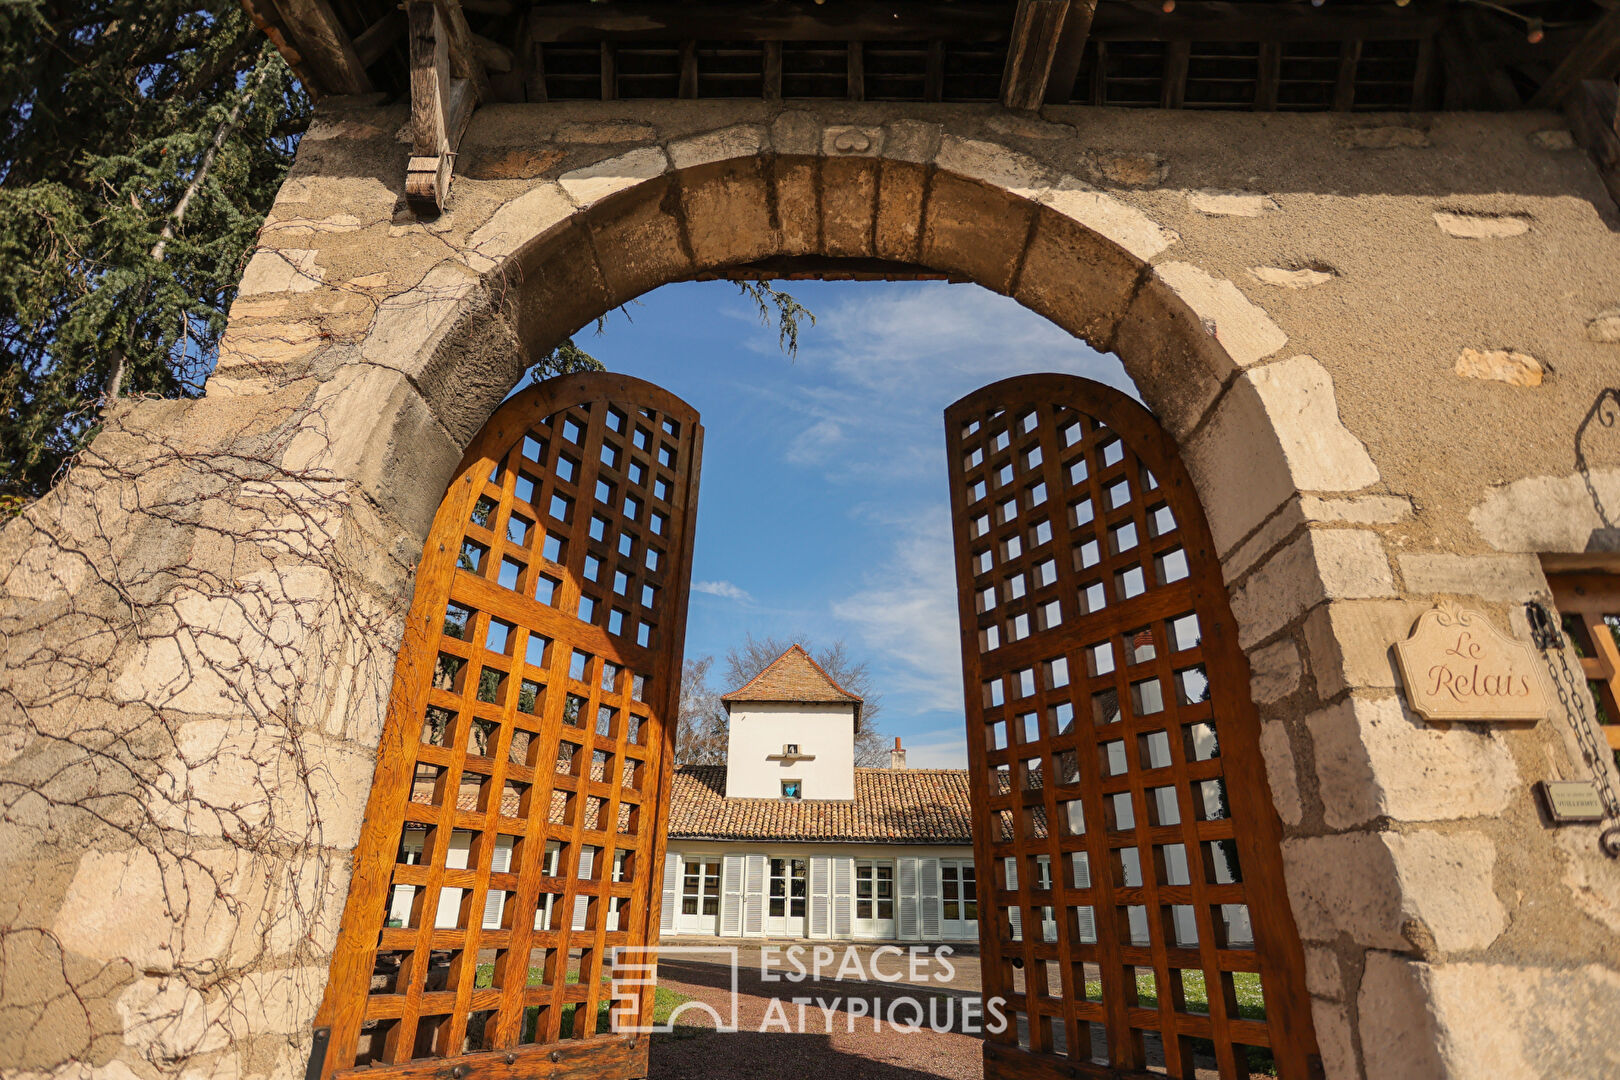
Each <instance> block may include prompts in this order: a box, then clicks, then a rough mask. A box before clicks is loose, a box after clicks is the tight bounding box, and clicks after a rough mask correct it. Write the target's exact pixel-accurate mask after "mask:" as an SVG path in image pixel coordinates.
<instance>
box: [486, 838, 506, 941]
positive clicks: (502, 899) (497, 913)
mask: <svg viewBox="0 0 1620 1080" xmlns="http://www.w3.org/2000/svg"><path fill="white" fill-rule="evenodd" d="M511 869H512V841H511V840H510V839H508V838H507V837H505V836H502V837H500V838H499V839H497V840H496V841H495V852H494V854H493V855H492V856H491V857H490V863H489V872H490V873H492V874H504V873H506V872H508V871H509V870H511ZM505 907H506V893H505V891H504V890H501V889H490V890H489V894H488V895H487V896H485V897H484V929H486V930H495V929H499V928H500V925H501V913H502V911H503V910H504V909H505Z"/></svg>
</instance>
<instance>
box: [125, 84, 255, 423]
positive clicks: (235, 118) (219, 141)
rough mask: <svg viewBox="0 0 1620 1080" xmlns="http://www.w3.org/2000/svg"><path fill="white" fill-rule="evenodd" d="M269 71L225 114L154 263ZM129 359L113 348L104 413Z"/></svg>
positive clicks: (165, 226)
mask: <svg viewBox="0 0 1620 1080" xmlns="http://www.w3.org/2000/svg"><path fill="white" fill-rule="evenodd" d="M269 71H270V66H269V65H268V64H266V63H260V64H259V70H258V74H257V75H256V76H255V78H254V80H253V85H252V86H251V87H250V88H249V89H248V91H247V92H246V93H245V94H243V95H242V96H241V97H239V98H237V99H236V103H235V104H234V105H232V106H231V111H230V112H228V113H226V114H225V119H224V120H222V121H220V124H219V126H218V127H217V128H215V129H214V137H213V138H212V139H211V140H209V143H208V148H207V149H206V150H204V151H203V155H202V158H201V159H199V160H198V162H197V167H196V168H195V169H194V170H192V174H191V180H190V182H188V183H187V184H186V188H185V190H184V191H182V192H181V193H180V198H179V199H178V200H176V202H175V204H174V206H173V208H171V209H170V211H169V214H168V217H167V220H165V221H164V223H163V228H162V230H160V231H159V232H158V238H157V243H155V244H153V245H152V250H151V251H150V252H148V253H147V254H148V256H149V257H150V258H151V259H152V261H153V262H162V261H163V258H164V256H165V255H166V254H167V253H168V248H169V241H170V240H173V239H174V234H175V233H176V232H177V231H179V229H180V227H181V226H182V225H184V224H185V222H186V211H187V210H188V209H189V208H190V206H191V200H192V199H193V198H194V197H195V196H196V194H197V192H198V191H200V190H201V189H202V186H203V184H204V183H205V182H206V181H207V179H208V171H209V170H210V169H211V168H213V165H214V158H215V157H217V156H218V155H219V151H220V149H221V148H222V147H223V146H224V145H225V143H226V141H227V140H229V139H230V137H231V136H232V135H233V134H235V133H236V129H237V127H239V126H240V124H241V122H242V113H243V110H244V109H245V108H246V107H247V104H248V103H249V102H250V101H252V100H253V99H254V98H256V97H257V96H258V93H259V90H260V89H261V88H262V87H263V86H264V80H265V77H266V75H268V74H269ZM148 291H149V289H148V288H147V287H145V286H143V287H142V289H141V296H140V302H139V303H138V304H137V305H136V308H135V310H136V313H137V316H138V313H139V311H140V310H141V308H143V307H145V305H146V297H147V293H148ZM133 324H134V320H133V318H132V319H131V328H132V329H133ZM127 355H128V350H127V349H126V347H124V346H122V345H118V346H114V347H113V368H112V372H111V373H110V374H109V375H108V376H107V388H106V391H105V392H104V393H103V395H102V397H103V400H104V405H103V408H104V409H105V408H109V407H111V406H112V404H113V403H114V402H116V401H117V400H118V392H119V390H120V389H121V388H122V386H123V383H124V366H125V360H126V358H127Z"/></svg>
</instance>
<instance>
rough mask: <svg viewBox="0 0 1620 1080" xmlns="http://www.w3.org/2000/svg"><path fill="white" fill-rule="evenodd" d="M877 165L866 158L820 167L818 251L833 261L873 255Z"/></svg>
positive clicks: (835, 160) (845, 159)
mask: <svg viewBox="0 0 1620 1080" xmlns="http://www.w3.org/2000/svg"><path fill="white" fill-rule="evenodd" d="M877 178H878V162H877V159H875V158H869V157H837V158H828V159H826V160H824V161H822V163H821V251H822V253H823V254H826V255H831V256H833V257H835V258H844V259H864V258H870V257H872V256H873V255H874V254H876V251H875V250H874V247H873V234H874V233H875V232H876V231H877V229H876V226H877Z"/></svg>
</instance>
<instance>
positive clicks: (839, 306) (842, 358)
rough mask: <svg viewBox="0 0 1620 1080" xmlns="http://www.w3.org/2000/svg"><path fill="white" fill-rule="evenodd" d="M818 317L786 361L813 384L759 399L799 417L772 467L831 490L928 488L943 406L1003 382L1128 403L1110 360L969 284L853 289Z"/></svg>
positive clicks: (1126, 386)
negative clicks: (1111, 394) (784, 465)
mask: <svg viewBox="0 0 1620 1080" xmlns="http://www.w3.org/2000/svg"><path fill="white" fill-rule="evenodd" d="M818 315H820V316H821V319H820V321H819V323H818V324H817V327H816V329H815V330H814V331H812V332H809V333H807V334H806V336H805V339H804V343H803V346H802V348H801V352H800V356H799V358H798V360H797V364H798V365H799V366H802V367H804V368H806V369H808V370H809V371H810V372H812V373H813V374H814V375H815V376H817V378H815V379H814V380H813V381H811V382H809V383H808V384H801V385H798V386H796V387H795V388H794V389H793V391H792V393H791V394H787V395H776V394H769V393H768V392H767V396H769V397H771V398H772V400H771V402H770V404H771V405H772V406H773V407H774V408H777V409H784V410H785V411H787V412H788V413H789V415H790V416H797V417H799V418H801V422H802V426H797V427H796V426H795V425H794V424H792V422H791V421H790V422H789V423H788V424H787V425H785V433H790V434H787V438H786V440H785V444H784V446H783V451H782V452H783V456H784V458H785V459H786V460H787V461H788V462H789V463H790V464H793V465H798V466H807V467H815V468H818V469H820V470H822V471H823V472H824V473H825V474H826V475H827V476H828V478H829V479H833V480H837V481H842V482H848V483H870V482H874V481H878V480H891V481H892V480H905V481H908V482H922V481H923V480H924V479H925V478H926V479H927V480H928V481H929V482H937V481H938V480H939V479H940V477H939V475H938V473H939V470H940V468H941V467H942V465H943V461H944V447H943V445H942V443H943V427H942V414H943V412H944V409H945V406H947V405H949V404H950V403H951V402H952V401H954V400H956V399H957V398H959V397H961V396H963V395H964V394H967V393H970V392H972V391H973V390H976V389H978V388H979V387H980V386H983V385H985V384H987V383H991V382H994V381H996V380H998V379H1003V378H1006V377H1008V376H1010V375H1016V374H1021V373H1028V372H1036V371H1063V372H1069V373H1072V374H1077V375H1084V376H1086V377H1088V378H1092V379H1096V380H1098V381H1100V382H1104V383H1108V384H1110V385H1113V386H1116V387H1119V388H1120V389H1122V390H1124V391H1126V392H1127V393H1130V394H1133V395H1134V394H1135V389H1134V387H1133V386H1132V384H1131V382H1130V379H1129V378H1128V377H1127V376H1126V375H1125V371H1124V368H1123V367H1122V366H1121V364H1120V363H1119V361H1118V360H1116V359H1115V358H1113V357H1112V356H1105V355H1102V354H1099V353H1097V352H1096V351H1095V350H1093V349H1092V348H1091V347H1090V346H1088V345H1086V344H1085V342H1083V341H1080V340H1078V339H1077V338H1074V337H1072V336H1071V335H1070V334H1069V333H1068V332H1066V331H1064V330H1062V329H1060V328H1059V327H1058V326H1056V325H1055V324H1053V323H1051V322H1048V321H1047V320H1046V319H1044V318H1042V317H1040V316H1038V315H1036V314H1034V313H1033V312H1031V311H1028V310H1026V309H1024V308H1022V307H1020V306H1019V305H1018V304H1017V303H1015V302H1014V301H1012V300H1009V299H1007V298H1006V297H1004V296H998V295H996V294H995V293H992V292H990V291H989V290H987V289H981V288H979V287H978V286H971V285H948V284H944V283H939V282H919V283H915V284H905V285H893V286H888V287H885V288H882V289H874V290H863V291H862V292H860V293H859V294H856V295H846V297H842V298H840V300H839V302H838V303H836V304H834V305H833V306H831V307H829V308H827V309H826V310H824V311H823V312H818ZM751 347H752V348H755V349H757V350H759V351H761V352H764V351H766V350H767V349H769V350H774V348H775V342H774V340H772V341H769V342H766V341H764V340H763V339H761V340H756V341H755V342H752V343H751Z"/></svg>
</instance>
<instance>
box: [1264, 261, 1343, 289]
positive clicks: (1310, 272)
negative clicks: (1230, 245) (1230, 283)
mask: <svg viewBox="0 0 1620 1080" xmlns="http://www.w3.org/2000/svg"><path fill="white" fill-rule="evenodd" d="M1249 273H1251V274H1253V275H1254V278H1255V280H1256V281H1259V282H1261V283H1262V284H1265V285H1275V286H1277V287H1278V288H1279V289H1312V288H1315V287H1316V286H1318V285H1326V284H1327V283H1328V282H1330V281H1332V280H1333V279H1334V278H1336V277H1338V276H1339V275H1337V274H1333V273H1329V272H1328V271H1326V270H1317V269H1315V268H1313V267H1309V266H1307V267H1302V268H1300V269H1297V270H1290V269H1287V268H1286V267H1282V266H1251V267H1249Z"/></svg>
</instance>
